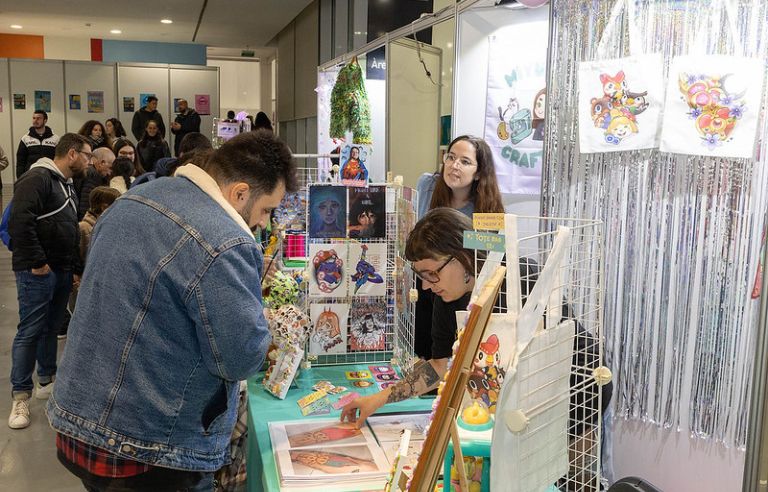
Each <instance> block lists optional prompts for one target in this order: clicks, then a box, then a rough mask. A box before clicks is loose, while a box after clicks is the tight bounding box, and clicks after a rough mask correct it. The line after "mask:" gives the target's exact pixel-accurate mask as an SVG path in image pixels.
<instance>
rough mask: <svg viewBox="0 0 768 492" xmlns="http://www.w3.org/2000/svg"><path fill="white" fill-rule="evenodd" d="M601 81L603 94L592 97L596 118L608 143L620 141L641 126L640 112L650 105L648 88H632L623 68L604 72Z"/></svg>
mask: <svg viewBox="0 0 768 492" xmlns="http://www.w3.org/2000/svg"><path fill="white" fill-rule="evenodd" d="M600 83H601V84H602V87H603V94H602V95H601V96H600V97H594V98H592V100H591V101H590V106H591V115H592V122H593V123H594V125H595V128H597V129H599V130H601V131H602V132H603V134H604V136H605V141H606V142H607V143H609V144H613V145H619V144H620V143H621V142H622V141H623V140H625V139H626V138H629V137H631V136H632V135H634V134H636V133H638V131H639V130H640V128H639V126H638V124H637V115H639V114H640V113H642V112H644V111H645V110H646V109H648V101H647V100H646V96H647V95H648V91H645V92H632V91H631V90H629V88H628V87H627V81H626V75H625V74H624V71H623V70H619V72H617V73H616V75H609V74H607V73H603V74H600Z"/></svg>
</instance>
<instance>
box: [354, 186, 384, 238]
mask: <svg viewBox="0 0 768 492" xmlns="http://www.w3.org/2000/svg"><path fill="white" fill-rule="evenodd" d="M348 191H349V227H348V228H347V232H348V234H349V237H350V238H383V237H386V231H387V227H386V226H387V214H386V210H387V209H386V200H387V190H386V187H384V186H369V187H368V188H349V190H348Z"/></svg>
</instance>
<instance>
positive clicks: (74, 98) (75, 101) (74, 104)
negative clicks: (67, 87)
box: [69, 94, 80, 111]
mask: <svg viewBox="0 0 768 492" xmlns="http://www.w3.org/2000/svg"><path fill="white" fill-rule="evenodd" d="M69 109H70V110H71V111H80V94H70V95H69Z"/></svg>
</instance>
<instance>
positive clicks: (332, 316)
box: [309, 304, 349, 355]
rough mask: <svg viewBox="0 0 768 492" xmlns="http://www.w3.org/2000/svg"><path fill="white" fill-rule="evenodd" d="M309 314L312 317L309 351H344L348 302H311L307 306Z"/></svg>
mask: <svg viewBox="0 0 768 492" xmlns="http://www.w3.org/2000/svg"><path fill="white" fill-rule="evenodd" d="M309 314H310V317H311V318H312V331H311V332H310V335H309V353H310V354H313V355H325V354H343V353H346V351H347V350H346V349H347V319H348V318H349V304H312V305H311V306H310V307H309Z"/></svg>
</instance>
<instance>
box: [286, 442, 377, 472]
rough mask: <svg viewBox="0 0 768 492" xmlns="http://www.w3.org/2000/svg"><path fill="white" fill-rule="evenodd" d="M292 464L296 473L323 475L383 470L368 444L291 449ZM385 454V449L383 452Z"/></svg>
mask: <svg viewBox="0 0 768 492" xmlns="http://www.w3.org/2000/svg"><path fill="white" fill-rule="evenodd" d="M288 452H289V453H290V456H291V465H292V466H293V471H294V473H295V474H296V475H303V476H317V475H320V476H323V475H346V474H360V473H376V472H382V471H384V470H385V469H386V468H385V467H384V466H383V465H382V464H381V463H379V464H377V463H376V461H375V460H374V458H373V455H372V453H371V449H370V448H369V447H368V446H366V445H361V446H340V447H333V448H327V449H323V450H320V449H306V450H302V449H291V450H289V451H288ZM381 453H382V455H383V451H382V452H381Z"/></svg>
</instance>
